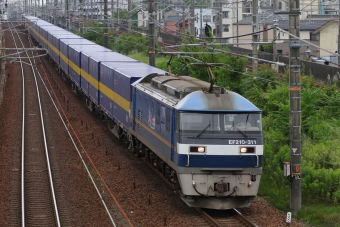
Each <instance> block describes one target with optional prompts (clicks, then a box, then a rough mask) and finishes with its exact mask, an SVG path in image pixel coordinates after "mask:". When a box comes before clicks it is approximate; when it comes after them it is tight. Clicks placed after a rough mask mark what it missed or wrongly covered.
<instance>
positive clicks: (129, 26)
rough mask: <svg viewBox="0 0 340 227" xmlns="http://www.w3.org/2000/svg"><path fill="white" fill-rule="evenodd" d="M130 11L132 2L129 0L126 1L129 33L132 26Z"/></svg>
mask: <svg viewBox="0 0 340 227" xmlns="http://www.w3.org/2000/svg"><path fill="white" fill-rule="evenodd" d="M131 10H132V2H131V0H128V15H129V19H128V29H129V31H131V26H132V18H131V16H132V13H131Z"/></svg>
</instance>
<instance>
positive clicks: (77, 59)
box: [67, 44, 109, 89]
mask: <svg viewBox="0 0 340 227" xmlns="http://www.w3.org/2000/svg"><path fill="white" fill-rule="evenodd" d="M108 50H109V49H107V48H105V47H102V46H99V45H77V44H74V45H68V47H67V51H68V57H69V67H68V73H69V76H70V77H71V79H72V81H73V82H74V83H75V84H76V85H77V87H78V88H80V89H81V77H80V75H81V52H97V51H101V52H105V51H108ZM84 67H85V66H84Z"/></svg>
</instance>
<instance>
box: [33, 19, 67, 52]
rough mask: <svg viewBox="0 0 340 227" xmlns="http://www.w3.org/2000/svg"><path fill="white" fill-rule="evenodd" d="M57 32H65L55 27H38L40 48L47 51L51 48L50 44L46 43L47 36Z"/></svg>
mask: <svg viewBox="0 0 340 227" xmlns="http://www.w3.org/2000/svg"><path fill="white" fill-rule="evenodd" d="M57 31H65V30H64V29H62V28H59V27H57V26H54V25H52V26H40V27H39V36H40V40H41V43H42V46H43V47H44V48H45V49H46V50H48V49H49V47H50V48H51V46H52V44H50V43H49V41H48V35H49V33H50V32H57Z"/></svg>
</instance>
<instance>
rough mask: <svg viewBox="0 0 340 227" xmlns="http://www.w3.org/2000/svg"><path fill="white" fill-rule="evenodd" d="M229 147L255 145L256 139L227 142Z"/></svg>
mask: <svg viewBox="0 0 340 227" xmlns="http://www.w3.org/2000/svg"><path fill="white" fill-rule="evenodd" d="M228 144H230V145H255V144H256V139H251V140H228Z"/></svg>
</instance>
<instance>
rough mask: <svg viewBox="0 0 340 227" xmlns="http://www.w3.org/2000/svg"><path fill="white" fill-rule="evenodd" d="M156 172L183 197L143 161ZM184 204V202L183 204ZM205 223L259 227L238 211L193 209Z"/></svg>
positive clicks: (237, 226)
mask: <svg viewBox="0 0 340 227" xmlns="http://www.w3.org/2000/svg"><path fill="white" fill-rule="evenodd" d="M143 161H144V162H145V163H146V164H147V165H148V166H149V167H150V168H151V169H153V170H154V172H155V173H156V174H157V175H158V176H160V177H161V178H162V179H163V180H164V181H165V182H166V183H167V184H168V185H169V186H170V187H171V188H172V189H173V190H174V191H175V192H176V193H178V194H179V195H181V191H180V190H178V188H176V185H175V184H172V183H170V182H169V181H168V180H167V179H166V178H165V177H164V176H163V174H162V172H161V171H160V170H158V169H157V168H155V167H154V166H153V165H152V163H150V162H148V161H146V159H145V158H144V160H143ZM183 203H184V202H183ZM193 209H195V210H196V212H197V213H198V214H199V215H200V216H201V217H202V219H204V220H205V221H201V222H200V226H201V227H205V226H212V227H257V225H256V224H255V223H253V222H252V221H251V220H249V218H246V217H245V216H243V215H242V214H241V212H240V211H238V210H237V209H232V210H210V209H200V208H193Z"/></svg>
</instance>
